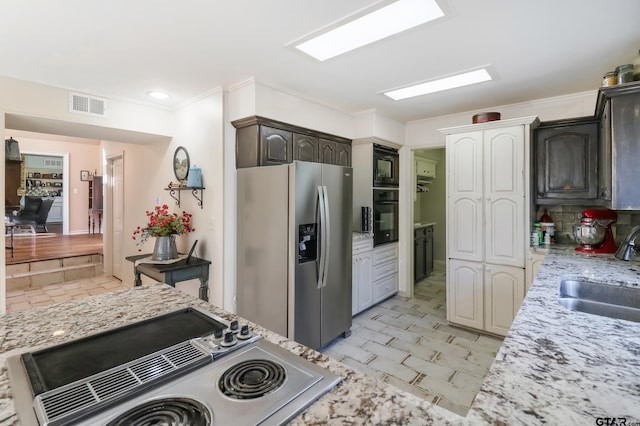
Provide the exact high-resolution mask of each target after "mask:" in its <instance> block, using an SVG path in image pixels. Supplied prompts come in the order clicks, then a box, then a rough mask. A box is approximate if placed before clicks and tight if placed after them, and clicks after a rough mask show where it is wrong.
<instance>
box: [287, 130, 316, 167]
mask: <svg viewBox="0 0 640 426" xmlns="http://www.w3.org/2000/svg"><path fill="white" fill-rule="evenodd" d="M318 155H319V142H318V138H316V137H313V136H308V135H300V134H297V133H294V134H293V159H294V160H300V161H313V162H316V163H317V162H318Z"/></svg>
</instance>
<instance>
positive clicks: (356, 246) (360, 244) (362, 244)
mask: <svg viewBox="0 0 640 426" xmlns="http://www.w3.org/2000/svg"><path fill="white" fill-rule="evenodd" d="M371 250H373V238H364V239H358V240H353V242H352V244H351V253H352V254H359V253H364V252H367V251H371Z"/></svg>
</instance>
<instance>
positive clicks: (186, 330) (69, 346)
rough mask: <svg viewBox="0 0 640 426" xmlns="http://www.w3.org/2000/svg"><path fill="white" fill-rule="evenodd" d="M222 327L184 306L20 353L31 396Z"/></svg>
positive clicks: (222, 325) (211, 319) (217, 322)
mask: <svg viewBox="0 0 640 426" xmlns="http://www.w3.org/2000/svg"><path fill="white" fill-rule="evenodd" d="M220 328H223V329H224V328H226V325H225V324H222V323H221V322H219V321H216V320H215V319H214V318H211V317H209V316H208V315H205V314H203V313H201V312H199V311H197V310H195V309H192V308H186V309H183V310H180V311H176V312H172V313H169V314H166V315H162V316H159V317H154V318H150V319H148V320H145V321H141V322H137V323H133V324H130V325H127V326H124V327H120V328H116V329H113V330H109V331H106V332H103V333H99V334H95V335H93V336H88V337H85V338H83V339H79V340H74V341H71V342H68V343H64V344H61V345H58V346H53V347H51V348H47V349H43V350H41V351H37V352H30V353H26V354H23V355H22V362H23V363H24V366H25V369H26V370H27V373H28V375H29V381H30V382H31V387H32V389H33V392H34V395H38V394H41V393H43V392H46V391H48V390H51V389H55V388H58V387H60V386H63V385H66V384H68V383H72V382H75V381H76V380H80V379H83V378H86V377H89V376H92V375H94V374H97V373H100V372H102V371H105V370H108V369H110V368H113V367H117V366H119V365H122V364H126V363H128V362H130V361H133V360H135V359H138V358H141V357H143V356H145V355H149V354H151V353H154V352H157V351H159V350H162V349H165V348H168V347H170V346H173V345H175V344H178V343H181V342H184V341H187V340H190V339H193V338H196V337H201V336H205V335H208V334H211V333H213V332H214V331H215V330H216V329H220Z"/></svg>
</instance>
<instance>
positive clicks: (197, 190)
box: [164, 186, 204, 209]
mask: <svg viewBox="0 0 640 426" xmlns="http://www.w3.org/2000/svg"><path fill="white" fill-rule="evenodd" d="M164 190H165V191H169V196H170V197H171V198H173V199H174V200H175V202H176V205H177V206H178V207H180V194H181V193H182V191H191V195H193V198H195V199H196V200H198V206H200V208H201V209H202V208H203V207H202V198H204V197H203V196H202V193H203V192H204V187H203V186H178V187H171V188H165V189H164Z"/></svg>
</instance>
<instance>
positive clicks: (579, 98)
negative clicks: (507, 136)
mask: <svg viewBox="0 0 640 426" xmlns="http://www.w3.org/2000/svg"><path fill="white" fill-rule="evenodd" d="M597 94H598V92H597V91H595V90H594V91H590V92H581V93H575V94H572V95H566V96H558V97H554V98H546V99H537V100H532V101H529V102H522V103H518V104H512V105H501V106H495V107H489V108H486V109H485V111H497V112H500V113H501V114H502V119H503V120H505V119H509V118H518V117H528V116H531V115H537V116H538V117H539V118H540V121H549V120H560V119H564V118H573V117H585V116H590V115H593V114H594V112H595V108H596V97H597ZM477 113H478V111H475V112H473V111H467V112H462V113H460V114H452V115H445V116H441V117H435V118H429V119H425V120H417V121H411V122H408V123H407V125H406V139H405V143H406V144H407V145H408V146H412V147H417V148H431V147H443V146H444V145H445V137H444V135H443V134H442V133H440V132H439V131H438V129H442V128H444V127H454V126H463V125H466V124H471V117H472V116H473V115H474V114H477Z"/></svg>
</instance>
